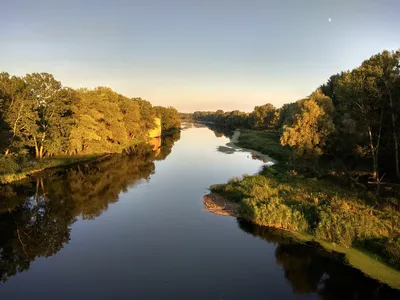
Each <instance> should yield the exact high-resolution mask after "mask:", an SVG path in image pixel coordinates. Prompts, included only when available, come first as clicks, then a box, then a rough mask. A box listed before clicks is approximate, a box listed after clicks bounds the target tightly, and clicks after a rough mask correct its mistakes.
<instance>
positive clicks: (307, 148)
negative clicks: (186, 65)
mask: <svg viewBox="0 0 400 300" xmlns="http://www.w3.org/2000/svg"><path fill="white" fill-rule="evenodd" d="M193 119H194V120H197V121H203V122H212V123H216V124H218V125H224V126H227V127H233V128H247V129H253V130H265V129H272V130H274V131H278V132H280V133H281V142H282V144H283V145H287V146H289V147H291V148H292V150H293V151H292V153H293V156H292V162H293V165H295V166H296V168H297V169H302V170H308V171H311V172H312V173H317V172H316V167H317V166H319V165H323V164H327V163H329V164H331V165H333V166H334V168H336V169H340V171H343V172H346V173H347V175H348V176H350V173H351V172H353V171H356V170H365V166H366V165H367V164H368V165H369V167H368V169H369V172H370V175H371V178H372V179H374V180H378V179H380V178H381V176H379V174H385V180H388V181H399V180H400V146H399V144H400V141H399V137H400V126H399V125H398V120H399V119H400V51H397V52H389V51H383V52H382V53H379V54H376V55H374V56H372V57H371V58H369V59H367V60H365V61H364V62H363V63H362V64H361V65H360V66H359V67H357V68H355V69H353V70H351V71H347V72H341V73H339V74H335V75H332V76H331V77H330V78H329V79H328V81H327V83H326V84H323V85H322V86H321V87H320V88H318V89H317V90H316V91H315V92H313V93H312V94H311V95H310V96H309V97H307V98H305V99H301V100H299V101H296V102H293V103H287V104H284V105H283V106H282V107H281V108H278V109H275V108H274V107H273V106H272V105H271V104H265V105H262V106H256V107H255V108H254V110H253V112H251V113H250V114H246V113H244V112H239V111H232V112H223V111H222V110H218V111H216V112H210V111H196V112H194V113H193ZM254 144H259V143H258V142H255V143H254ZM247 148H248V147H247ZM257 148H262V146H257ZM264 148H265V149H264V150H261V151H263V152H264V153H268V152H267V151H270V152H271V150H269V149H267V148H268V147H267V146H265V147H264ZM259 151H260V150H259ZM272 152H276V151H274V150H272ZM268 154H269V153H268Z"/></svg>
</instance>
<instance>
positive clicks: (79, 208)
mask: <svg viewBox="0 0 400 300" xmlns="http://www.w3.org/2000/svg"><path fill="white" fill-rule="evenodd" d="M188 127H189V128H186V129H185V130H183V131H182V132H181V135H180V139H179V136H177V135H175V136H174V137H173V138H169V139H167V140H165V141H163V143H162V147H161V148H160V149H159V150H158V151H157V152H156V153H152V154H148V153H147V152H146V151H142V153H141V154H140V153H138V154H137V156H135V157H127V156H125V157H113V158H109V159H106V160H104V161H103V162H100V163H93V164H86V165H80V166H75V167H72V168H69V169H68V170H58V171H52V172H51V173H50V172H48V173H45V174H44V175H40V176H38V177H37V178H33V180H32V181H28V182H25V183H21V184H19V185H14V186H8V187H2V188H1V194H0V197H1V198H2V199H1V201H0V255H1V260H0V279H1V280H2V281H3V283H0V299H341V300H344V299H400V295H399V293H398V291H394V290H391V289H389V288H388V287H386V286H384V285H381V284H379V283H378V282H376V281H374V280H371V279H368V278H366V277H364V276H363V275H362V274H361V273H360V272H358V271H356V270H354V269H351V268H350V267H347V266H345V265H343V264H342V263H341V260H340V259H339V258H333V257H331V256H329V255H327V254H326V253H324V251H322V250H319V249H318V248H317V247H311V246H305V245H298V244H295V243H293V242H291V241H290V240H288V239H287V238H283V237H282V235H281V234H280V233H279V232H277V231H274V230H268V229H266V228H260V227H257V226H254V225H251V224H248V223H246V222H243V221H239V220H237V219H235V218H231V217H222V216H216V215H213V214H210V213H207V212H205V211H204V209H203V204H202V197H203V195H204V194H206V193H207V192H208V190H207V188H208V187H209V186H210V185H211V184H214V183H222V182H226V181H227V180H228V179H229V178H231V177H235V176H241V175H243V174H245V173H248V174H253V173H256V172H257V171H258V170H259V169H260V168H261V167H262V165H263V164H264V163H263V162H262V161H259V160H255V159H252V158H251V155H249V153H246V152H234V153H232V151H223V149H225V150H226V148H225V147H223V146H225V145H226V143H227V142H228V139H227V138H226V137H224V136H222V135H221V134H218V133H214V132H213V131H211V130H210V129H208V128H206V127H204V126H201V125H190V126H188ZM178 139H179V140H178ZM221 149H222V150H221ZM155 155H157V156H156V157H155Z"/></svg>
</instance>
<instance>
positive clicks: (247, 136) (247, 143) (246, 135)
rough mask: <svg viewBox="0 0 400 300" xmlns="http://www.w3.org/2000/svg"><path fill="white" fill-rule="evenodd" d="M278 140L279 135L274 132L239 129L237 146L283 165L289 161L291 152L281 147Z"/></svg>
mask: <svg viewBox="0 0 400 300" xmlns="http://www.w3.org/2000/svg"><path fill="white" fill-rule="evenodd" d="M279 138H280V136H279V133H278V132H275V131H254V130H248V129H241V130H240V136H239V140H238V142H237V144H238V145H239V146H240V147H243V148H249V149H253V150H256V151H259V152H261V153H264V154H267V155H268V156H270V157H272V158H274V159H276V160H278V161H280V162H281V163H283V162H286V161H288V160H289V158H290V154H291V150H290V148H288V147H282V146H281V144H280V142H279Z"/></svg>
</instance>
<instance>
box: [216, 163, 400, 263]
mask: <svg viewBox="0 0 400 300" xmlns="http://www.w3.org/2000/svg"><path fill="white" fill-rule="evenodd" d="M211 190H212V191H213V192H215V193H218V194H221V195H222V196H224V197H225V198H227V199H229V200H231V201H234V202H237V203H239V214H240V216H241V217H242V218H244V219H246V220H249V221H251V222H253V223H255V224H258V225H263V226H269V227H276V228H281V229H286V230H290V231H295V232H300V233H304V234H310V235H313V236H314V237H316V238H317V239H320V240H325V241H329V242H332V243H335V244H337V245H342V246H345V247H351V246H353V245H357V244H360V243H365V241H366V240H368V239H369V240H371V239H377V238H382V237H386V238H390V237H391V236H396V235H398V234H399V232H400V211H398V210H396V209H391V208H390V206H387V205H384V204H382V205H379V206H377V205H376V199H375V198H374V196H373V195H364V194H361V193H360V192H359V191H350V190H347V189H344V188H342V187H339V186H335V185H332V184H331V183H329V182H326V181H324V180H317V179H313V178H306V177H304V176H301V175H296V174H295V173H291V172H284V171H277V170H275V169H274V168H273V167H271V168H265V169H264V170H263V171H262V172H261V173H260V174H259V175H253V176H244V177H243V178H242V179H234V180H230V181H229V182H228V183H227V184H224V185H214V186H212V187H211ZM374 244H376V243H374ZM386 244H387V245H390V246H387V247H386ZM386 244H385V247H381V248H380V250H379V251H378V250H377V251H376V253H379V255H380V256H381V257H383V258H384V259H386V260H387V261H388V262H390V263H391V264H392V265H395V266H396V263H393V262H395V261H397V259H398V258H399V256H398V255H397V254H396V253H397V252H396V251H398V248H397V247H398V240H393V242H391V243H390V244H388V243H386ZM365 248H367V249H370V248H371V247H365Z"/></svg>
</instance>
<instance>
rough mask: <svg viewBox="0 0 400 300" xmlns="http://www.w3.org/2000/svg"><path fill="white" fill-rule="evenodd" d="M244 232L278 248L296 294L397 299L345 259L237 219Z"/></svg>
mask: <svg viewBox="0 0 400 300" xmlns="http://www.w3.org/2000/svg"><path fill="white" fill-rule="evenodd" d="M238 225H239V227H240V228H241V229H242V230H244V231H245V232H247V233H249V234H251V235H253V236H256V237H259V238H261V239H264V240H266V241H268V242H269V243H272V244H275V245H277V247H276V250H275V258H276V262H277V263H278V264H279V265H281V266H282V268H283V270H284V273H285V278H286V279H287V281H288V282H289V283H290V284H291V285H292V288H293V292H294V293H296V294H309V293H316V294H318V295H319V297H320V299H324V300H331V299H342V300H345V299H349V300H350V299H371V300H372V299H400V292H399V291H396V290H393V289H391V288H389V287H388V286H387V285H384V284H380V283H379V282H377V281H375V280H373V279H370V278H368V277H366V276H365V275H364V274H363V273H361V272H360V271H358V270H356V269H354V268H352V267H350V266H348V265H346V263H345V259H344V256H343V255H341V254H334V253H330V252H328V251H325V250H324V249H322V248H321V246H318V245H316V244H315V243H299V242H296V241H295V240H294V239H293V238H291V237H290V236H289V235H288V234H287V233H285V232H282V231H279V230H276V229H271V228H267V227H262V226H257V225H254V224H251V223H248V222H246V221H243V220H240V219H238Z"/></svg>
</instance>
